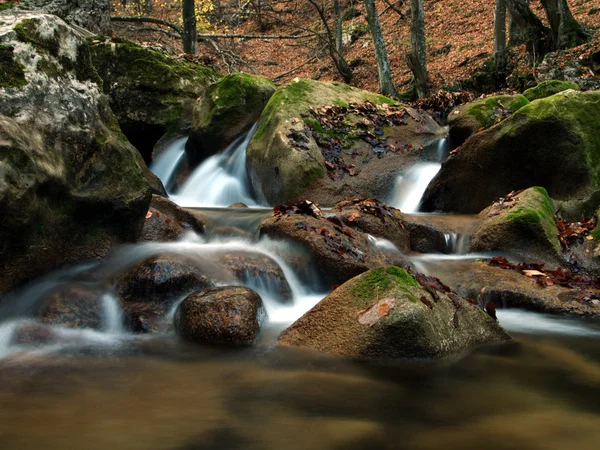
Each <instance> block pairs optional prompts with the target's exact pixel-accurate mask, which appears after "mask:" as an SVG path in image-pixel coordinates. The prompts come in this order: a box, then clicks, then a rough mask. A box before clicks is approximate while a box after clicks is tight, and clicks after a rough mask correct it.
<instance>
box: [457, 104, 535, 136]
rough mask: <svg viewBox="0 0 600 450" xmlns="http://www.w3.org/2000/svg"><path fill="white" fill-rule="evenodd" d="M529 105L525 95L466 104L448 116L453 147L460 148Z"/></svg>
mask: <svg viewBox="0 0 600 450" xmlns="http://www.w3.org/2000/svg"><path fill="white" fill-rule="evenodd" d="M527 103H529V100H528V99H527V98H526V97H524V96H523V95H520V94H516V95H493V96H491V97H486V98H484V99H481V100H476V101H474V102H469V103H465V104H464V105H460V106H459V107H457V108H455V109H453V110H452V111H450V113H449V114H448V126H449V127H450V138H451V139H452V145H453V146H455V147H458V146H459V145H461V144H462V143H463V142H465V141H466V140H467V139H468V138H469V137H471V136H472V135H474V134H475V133H477V132H478V131H481V130H483V129H486V128H489V127H490V126H492V125H493V124H495V123H496V122H499V121H501V120H503V119H505V118H506V117H508V116H509V115H510V114H513V113H514V112H516V111H518V110H519V109H521V108H522V107H523V106H525V105H526V104H527Z"/></svg>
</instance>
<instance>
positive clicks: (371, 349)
mask: <svg viewBox="0 0 600 450" xmlns="http://www.w3.org/2000/svg"><path fill="white" fill-rule="evenodd" d="M440 284H441V283H440ZM509 339H510V337H509V336H508V334H507V333H506V332H505V331H504V330H503V329H502V327H500V325H499V324H498V322H497V321H496V320H495V319H493V318H492V317H490V316H489V315H488V314H487V313H486V312H485V311H483V310H481V309H480V308H479V307H478V306H476V305H473V304H471V303H470V302H468V301H467V300H465V299H464V298H461V297H459V296H458V295H456V294H454V293H452V292H448V291H446V290H445V289H443V288H442V289H440V290H438V289H434V288H432V287H429V285H428V289H427V290H426V289H424V288H423V287H421V285H420V284H419V283H418V282H417V280H416V279H415V278H414V277H413V276H412V275H410V274H408V273H407V272H406V271H405V270H403V269H401V268H398V267H395V266H391V267H382V268H378V269H374V270H370V271H369V272H366V273H364V274H362V275H359V276H357V277H355V278H353V279H351V280H349V281H348V282H346V283H344V284H343V285H342V286H340V287H338V288H337V289H336V290H335V291H333V292H332V293H331V294H330V295H328V296H327V297H326V298H325V299H323V300H321V302H319V303H318V304H317V305H316V306H315V307H314V308H312V309H311V310H310V311H308V312H307V313H306V314H305V315H304V316H302V317H301V318H300V319H298V320H297V321H296V322H295V323H294V324H293V325H292V326H290V327H289V328H288V329H287V330H285V331H284V332H283V333H282V335H281V336H280V337H279V341H278V342H279V344H280V345H286V346H296V347H305V348H309V349H312V350H318V351H322V352H327V353H333V354H337V355H344V356H352V357H362V358H365V357H366V358H441V357H446V356H450V355H452V354H455V353H460V352H464V351H466V350H469V349H471V348H473V347H476V346H478V345H483V344H494V343H501V342H505V341H507V340H509Z"/></svg>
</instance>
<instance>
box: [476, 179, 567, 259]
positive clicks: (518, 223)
mask: <svg viewBox="0 0 600 450" xmlns="http://www.w3.org/2000/svg"><path fill="white" fill-rule="evenodd" d="M554 212H555V211H554V206H553V204H552V200H550V197H548V193H547V192H546V190H545V189H544V188H541V187H533V188H530V189H526V190H524V191H523V192H521V193H520V194H516V195H509V196H507V197H505V198H503V199H501V200H500V201H498V202H496V203H494V204H493V205H492V206H490V207H488V208H486V209H485V210H483V211H482V212H481V214H480V216H481V217H482V221H481V223H480V224H479V226H478V227H477V228H476V229H475V232H474V233H473V236H472V237H471V251H474V252H488V251H498V252H506V253H509V254H511V255H515V256H518V257H520V258H522V259H523V260H524V261H527V262H528V263H532V262H552V263H553V265H556V264H558V263H560V262H562V257H561V255H562V248H561V246H560V242H559V240H558V229H557V228H556V223H555V222H554Z"/></svg>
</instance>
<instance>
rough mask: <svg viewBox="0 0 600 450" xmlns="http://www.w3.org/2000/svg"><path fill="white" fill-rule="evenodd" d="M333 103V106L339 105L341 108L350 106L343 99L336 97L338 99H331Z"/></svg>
mask: <svg viewBox="0 0 600 450" xmlns="http://www.w3.org/2000/svg"><path fill="white" fill-rule="evenodd" d="M333 104H334V105H335V106H341V107H342V108H349V107H350V105H349V104H348V103H346V102H344V101H342V100H340V99H339V98H338V99H335V100H334V101H333Z"/></svg>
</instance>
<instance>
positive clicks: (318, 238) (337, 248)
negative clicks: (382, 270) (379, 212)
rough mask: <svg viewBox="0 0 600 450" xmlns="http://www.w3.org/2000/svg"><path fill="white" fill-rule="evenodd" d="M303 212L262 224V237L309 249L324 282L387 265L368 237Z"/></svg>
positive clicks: (273, 217)
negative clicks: (280, 239) (294, 243)
mask: <svg viewBox="0 0 600 450" xmlns="http://www.w3.org/2000/svg"><path fill="white" fill-rule="evenodd" d="M331 219H332V220H327V219H325V218H323V217H322V216H321V215H318V216H314V215H307V214H302V213H292V214H285V213H284V214H278V213H277V212H276V213H275V214H274V215H273V216H272V217H269V218H267V219H266V220H264V221H263V222H262V224H261V225H260V233H261V235H267V236H270V237H275V238H282V239H288V240H291V241H293V242H296V243H298V244H301V245H302V246H303V247H304V248H306V249H308V251H309V252H310V254H311V255H312V257H313V259H314V263H315V264H316V266H317V267H318V269H319V272H320V273H321V276H322V277H323V279H324V281H325V282H326V283H328V284H329V285H334V284H341V283H343V282H344V281H346V280H348V279H350V278H352V277H354V276H356V275H358V274H360V273H362V272H365V271H367V270H369V269H370V268H373V267H378V266H381V265H384V264H385V263H386V259H385V257H384V256H383V255H382V254H381V253H380V252H379V251H378V250H377V249H376V248H375V247H374V246H372V245H370V243H369V240H368V237H367V235H366V234H364V233H362V232H360V231H358V230H351V229H350V228H348V227H346V226H344V225H343V224H342V223H341V222H339V219H338V220H335V219H334V218H331Z"/></svg>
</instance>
